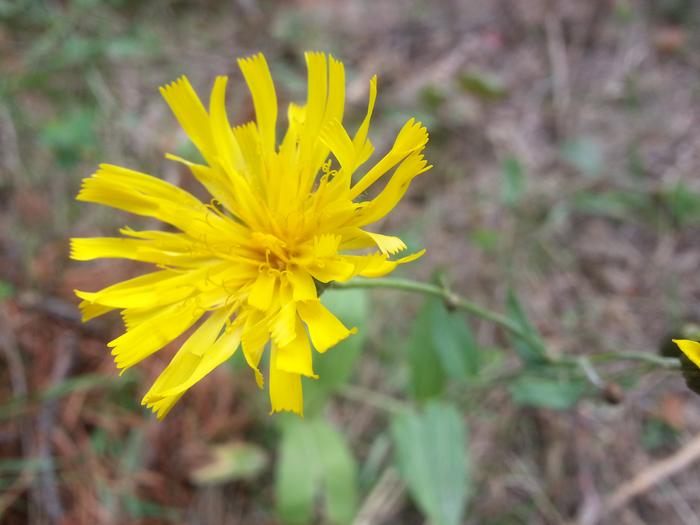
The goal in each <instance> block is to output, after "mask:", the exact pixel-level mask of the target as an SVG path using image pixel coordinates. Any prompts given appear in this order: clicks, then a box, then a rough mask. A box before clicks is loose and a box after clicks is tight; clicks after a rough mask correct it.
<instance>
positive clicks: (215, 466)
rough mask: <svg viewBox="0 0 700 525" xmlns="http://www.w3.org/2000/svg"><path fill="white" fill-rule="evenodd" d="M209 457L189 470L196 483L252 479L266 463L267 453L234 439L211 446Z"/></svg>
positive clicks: (207, 483)
mask: <svg viewBox="0 0 700 525" xmlns="http://www.w3.org/2000/svg"><path fill="white" fill-rule="evenodd" d="M210 454H211V459H210V460H209V461H208V462H207V463H205V464H204V465H201V466H200V467H197V468H196V469H194V470H193V471H192V472H190V479H191V480H192V481H193V482H194V483H195V484H196V485H219V484H221V483H227V482H229V481H235V480H239V479H253V478H255V477H256V476H258V475H259V474H260V473H261V472H262V471H263V469H264V468H265V466H266V465H267V461H268V458H267V454H266V453H265V450H263V449H262V448H261V447H259V446H258V445H255V444H253V443H245V442H242V441H235V442H232V443H224V444H221V445H216V446H213V447H212V448H211V450H210Z"/></svg>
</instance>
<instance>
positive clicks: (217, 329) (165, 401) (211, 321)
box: [141, 309, 240, 419]
mask: <svg viewBox="0 0 700 525" xmlns="http://www.w3.org/2000/svg"><path fill="white" fill-rule="evenodd" d="M228 314H229V312H228V310H227V309H221V310H218V311H216V312H214V313H212V314H211V315H210V316H209V317H208V318H207V320H206V321H204V322H203V323H202V324H201V325H200V326H199V328H198V329H197V330H196V331H195V332H194V333H193V334H192V335H191V336H190V337H189V339H188V340H187V341H186V342H185V343H184V344H183V345H182V347H181V348H180V350H178V352H177V354H175V357H173V359H172V361H170V363H169V364H168V366H167V367H166V368H165V370H163V372H162V373H161V374H160V376H158V378H157V379H156V381H155V383H153V386H152V387H151V388H150V390H149V391H148V392H147V393H146V395H145V396H144V398H143V400H142V402H141V403H142V404H144V405H146V406H148V408H150V409H152V410H153V411H154V412H155V413H156V414H157V416H158V419H162V418H163V417H165V415H166V414H167V413H168V412H169V411H170V410H171V409H172V407H173V406H174V405H175V403H176V402H177V401H178V400H179V399H180V397H182V395H183V394H184V393H185V391H186V390H187V389H189V388H190V387H191V386H192V385H194V384H195V383H196V382H197V381H199V380H200V379H202V378H203V377H204V376H205V375H206V374H207V373H208V372H209V371H211V370H213V369H214V368H215V367H216V366H218V364H220V363H222V362H223V361H225V360H226V359H228V358H229V357H230V354H232V353H233V352H234V351H235V349H236V348H237V346H238V342H237V340H236V338H237V337H239V335H240V332H239V331H237V330H230V331H228V332H224V333H223V334H221V332H222V330H224V329H225V328H226V325H225V322H226V320H227V318H228ZM220 334H221V337H220V338H219V340H218V341H217V337H219V335H220Z"/></svg>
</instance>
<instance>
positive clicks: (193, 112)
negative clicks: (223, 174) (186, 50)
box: [160, 76, 216, 161]
mask: <svg viewBox="0 0 700 525" xmlns="http://www.w3.org/2000/svg"><path fill="white" fill-rule="evenodd" d="M160 93H161V95H163V98H164V99H165V101H166V102H167V103H168V105H169V106H170V109H171V110H172V112H173V113H174V114H175V118H176V119H177V121H178V122H179V123H180V126H182V129H183V130H185V133H187V136H188V137H189V138H190V139H191V140H192V142H194V144H195V146H197V149H198V150H199V151H200V152H201V153H202V155H203V156H204V158H206V159H207V160H212V161H213V160H214V158H215V156H216V146H215V144H214V140H213V138H212V135H211V129H210V126H209V115H208V114H207V110H206V109H204V106H203V105H202V102H201V101H200V100H199V97H198V96H197V93H196V92H195V90H194V89H193V88H192V85H191V84H190V81H189V80H187V77H184V76H183V77H180V78H179V79H177V80H176V81H174V82H172V83H171V84H168V85H166V86H163V87H161V88H160Z"/></svg>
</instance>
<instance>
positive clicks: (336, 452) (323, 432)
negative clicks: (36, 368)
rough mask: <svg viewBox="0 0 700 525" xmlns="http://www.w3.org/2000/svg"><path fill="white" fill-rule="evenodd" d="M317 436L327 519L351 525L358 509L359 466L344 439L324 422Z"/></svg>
mask: <svg viewBox="0 0 700 525" xmlns="http://www.w3.org/2000/svg"><path fill="white" fill-rule="evenodd" d="M314 434H315V443H316V451H317V454H318V459H319V461H320V462H321V478H322V484H323V491H324V493H325V509H326V517H327V518H328V519H329V520H330V521H331V522H332V523H337V524H340V525H342V524H345V523H350V522H352V519H353V518H354V517H355V511H356V509H357V497H358V495H357V465H356V463H355V458H354V457H353V455H352V452H351V451H350V448H349V447H348V445H347V443H346V441H345V437H344V436H343V435H342V434H341V433H340V432H338V431H337V430H336V429H335V428H333V427H332V426H330V424H328V423H327V422H326V421H324V420H322V419H318V420H316V422H315V424H314Z"/></svg>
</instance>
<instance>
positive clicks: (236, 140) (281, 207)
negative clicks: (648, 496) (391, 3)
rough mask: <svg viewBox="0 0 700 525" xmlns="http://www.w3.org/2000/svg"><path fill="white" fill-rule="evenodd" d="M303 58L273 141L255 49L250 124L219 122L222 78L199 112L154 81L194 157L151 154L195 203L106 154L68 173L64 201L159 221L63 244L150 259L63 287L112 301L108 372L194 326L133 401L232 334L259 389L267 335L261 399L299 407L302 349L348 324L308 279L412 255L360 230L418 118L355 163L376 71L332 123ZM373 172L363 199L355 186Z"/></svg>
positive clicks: (198, 372) (329, 67) (314, 56)
mask: <svg viewBox="0 0 700 525" xmlns="http://www.w3.org/2000/svg"><path fill="white" fill-rule="evenodd" d="M306 63H307V68H308V95H307V100H306V104H305V105H303V106H298V105H295V104H290V105H289V107H288V110H287V119H288V127H287V131H286V133H285V134H284V136H283V137H282V140H281V142H280V143H279V146H278V141H277V116H278V115H277V114H278V106H277V97H276V94H275V87H274V84H273V82H272V77H271V75H270V71H269V69H268V66H267V62H266V61H265V58H264V56H263V55H262V54H258V55H255V56H252V57H250V58H246V59H241V60H239V61H238V65H239V66H240V68H241V71H242V72H243V76H244V78H245V80H246V82H247V84H248V87H249V89H250V92H251V95H252V98H253V106H254V108H255V117H256V118H255V121H254V122H248V123H246V124H243V125H240V126H235V127H231V124H230V123H229V120H228V116H227V113H226V109H225V91H226V83H227V78H226V77H218V78H217V79H216V81H215V82H214V87H213V89H212V92H211V96H210V99H209V108H208V110H207V109H206V108H205V107H204V106H203V105H202V103H201V102H200V100H199V98H198V96H197V94H196V93H195V91H194V90H193V89H192V86H191V85H190V83H189V82H188V80H187V79H186V78H185V77H182V78H180V79H179V80H177V81H175V82H173V83H172V84H169V85H167V86H164V87H163V88H161V93H162V95H163V97H164V98H165V100H166V102H167V103H168V105H169V106H170V108H171V109H172V111H173V113H174V114H175V117H176V118H177V120H178V121H179V123H180V125H181V126H182V127H183V129H184V130H185V132H186V133H187V134H188V135H189V137H190V139H191V140H192V142H193V143H194V145H195V146H196V147H197V149H198V150H199V151H200V152H201V154H202V157H203V158H204V161H205V163H203V164H199V163H196V162H191V161H188V160H185V159H182V158H180V157H176V156H174V155H166V156H167V158H169V159H171V160H173V161H176V162H179V163H182V164H184V165H185V166H187V167H188V168H189V169H190V170H191V172H192V174H193V175H194V177H195V178H196V179H197V180H198V181H199V182H200V183H201V184H202V185H203V186H204V187H205V188H206V189H207V190H208V191H209V193H211V195H212V197H213V200H212V201H211V202H210V203H209V204H205V203H202V202H201V201H200V200H199V199H197V198H196V197H194V196H193V195H191V194H190V193H188V192H186V191H184V190H182V189H180V188H178V187H176V186H173V185H171V184H169V183H167V182H164V181H163V180H161V179H158V178H156V177H152V176H150V175H146V174H144V173H139V172H137V171H133V170H130V169H127V168H121V167H117V166H113V165H107V164H103V165H101V166H100V168H99V170H98V171H97V172H96V173H95V174H93V175H92V176H91V177H90V178H87V179H85V180H84V181H83V185H82V189H81V191H80V193H79V194H78V197H77V199H78V200H80V201H87V202H94V203H98V204H103V205H107V206H111V207H114V208H118V209H121V210H125V211H128V212H131V213H135V214H138V215H143V216H147V217H153V218H156V219H159V220H160V221H162V222H165V223H167V224H169V225H170V226H172V227H173V228H174V230H175V231H153V230H146V231H135V230H132V229H130V228H123V229H121V230H120V233H121V234H122V235H123V236H122V237H106V238H103V237H100V238H78V239H72V241H71V248H72V250H71V256H72V258H73V259H76V260H91V259H97V258H103V257H117V258H125V259H133V260H137V261H142V262H146V263H152V264H154V265H156V266H157V268H158V269H157V270H155V271H153V272H151V273H147V274H145V275H142V276H139V277H136V278H134V279H130V280H127V281H124V282H120V283H118V284H115V285H113V286H109V287H107V288H104V289H102V290H100V291H97V292H84V291H76V294H77V295H78V297H80V298H81V299H82V302H81V304H80V307H81V310H82V312H83V318H84V320H89V319H92V318H94V317H97V316H99V315H102V314H104V313H106V312H108V311H110V310H113V309H119V310H121V314H122V317H123V320H124V324H125V326H126V332H125V333H124V334H123V335H121V336H119V337H117V338H116V339H114V340H113V341H111V342H110V343H109V346H110V347H111V348H112V354H113V355H114V358H115V362H116V365H117V367H119V368H120V369H121V370H126V369H128V368H129V367H131V366H134V365H135V364H137V363H139V362H140V361H141V360H142V359H145V358H146V357H148V356H150V355H151V354H153V353H155V352H157V351H158V350H159V349H161V348H162V347H163V346H165V345H166V344H168V343H169V342H171V341H173V340H174V339H176V338H177V337H179V336H180V335H181V334H183V333H184V332H186V331H188V330H190V329H192V327H194V328H193V329H192V330H191V332H190V335H189V337H188V338H187V339H186V341H185V342H184V343H183V345H182V346H181V348H180V349H179V350H178V352H177V353H176V355H175V357H174V358H173V359H172V361H171V362H170V364H169V365H168V366H167V367H166V368H165V370H164V371H163V372H162V373H161V375H160V376H159V377H158V378H157V380H156V381H155V383H154V384H153V386H152V387H151V389H150V390H149V391H148V392H147V393H146V395H145V397H144V398H143V401H142V403H143V404H145V405H147V406H148V407H149V408H151V409H152V410H153V411H154V412H156V414H157V415H158V417H159V418H162V417H164V416H165V415H166V414H167V413H168V412H169V411H170V410H171V409H172V407H173V405H174V404H175V403H176V402H177V401H178V399H180V397H181V396H182V395H183V394H184V393H185V392H186V391H187V390H188V389H189V388H190V387H192V386H193V385H194V384H195V383H196V382H198V381H199V380H200V379H202V378H203V377H204V376H206V375H207V374H208V373H209V372H211V371H212V370H213V369H214V368H215V367H217V366H218V365H220V364H221V363H223V362H224V361H225V360H227V359H228V358H229V357H231V356H232V355H233V353H234V352H235V351H236V350H237V349H238V347H239V346H240V347H241V349H242V352H243V355H244V356H245V359H246V361H247V363H248V365H249V366H250V367H251V368H252V369H253V371H254V373H255V376H256V379H257V382H258V385H259V386H260V387H262V386H263V374H262V372H261V371H260V369H259V366H260V361H261V357H262V355H263V351H264V349H265V348H266V347H267V345H268V342H269V343H270V345H269V346H270V349H271V353H270V359H269V362H270V366H269V379H268V381H269V392H270V400H271V404H272V411H273V412H274V411H279V410H288V411H293V412H297V413H299V414H301V413H302V411H303V400H302V386H301V376H307V377H312V378H315V377H317V376H316V375H315V374H314V371H313V366H312V352H311V348H312V346H313V348H315V349H316V350H317V351H318V352H325V351H326V350H328V349H329V348H331V347H332V346H333V345H335V344H336V343H338V342H339V341H341V340H343V339H344V338H346V337H348V336H349V335H350V334H352V333H353V332H354V330H355V329H348V328H347V327H345V326H344V325H343V324H342V323H341V322H340V321H339V320H338V319H337V318H336V317H335V316H334V315H333V314H332V313H331V312H330V311H328V310H327V309H326V308H325V307H324V306H323V305H322V304H321V302H320V301H319V293H318V289H317V284H318V283H330V282H332V281H347V280H348V279H350V278H352V277H354V276H358V275H359V276H364V277H378V276H381V275H385V274H387V273H389V272H391V271H392V270H393V269H394V268H395V267H396V266H397V265H398V264H401V263H406V262H409V261H412V260H414V259H416V258H418V257H420V255H422V252H419V253H416V254H413V255H409V256H407V257H404V258H402V259H393V258H392V256H394V255H395V254H397V253H398V252H401V251H402V250H404V249H405V248H406V245H405V244H404V243H403V242H402V241H401V239H399V238H398V237H391V236H387V235H382V234H379V233H376V232H372V231H369V230H367V229H366V227H368V225H370V224H371V223H374V222H376V221H377V220H379V219H381V218H382V217H384V216H385V215H386V214H387V213H389V212H390V211H391V210H392V209H393V208H394V206H396V204H397V203H398V202H399V200H400V199H401V198H402V196H403V195H404V193H405V192H406V190H407V188H408V186H409V184H410V182H411V181H412V179H413V178H414V177H416V176H417V175H419V174H421V173H423V172H425V171H427V170H428V169H429V168H430V166H428V165H427V162H426V161H425V159H424V158H423V155H422V151H423V149H424V147H425V145H426V143H427V141H428V133H427V131H426V129H425V128H424V127H423V126H422V125H421V124H420V123H419V122H416V121H415V120H414V119H411V120H409V121H408V122H407V123H406V124H405V125H404V126H403V128H401V130H400V131H399V133H398V136H397V137H396V140H395V141H394V144H393V146H392V147H391V149H390V150H389V152H388V153H386V155H384V156H383V157H382V158H381V159H380V160H379V161H378V162H377V163H376V164H374V165H373V166H372V167H371V168H369V169H366V168H362V169H361V167H362V166H363V165H364V164H365V163H366V162H367V161H368V159H369V158H370V156H371V155H372V152H373V150H374V148H373V146H372V143H371V142H370V141H369V139H368V138H367V132H368V129H369V123H370V119H371V117H372V112H373V110H374V104H375V99H376V94H377V88H376V77H374V78H372V80H371V81H370V93H369V104H368V106H367V113H366V115H365V117H364V120H363V121H362V123H361V124H360V126H359V128H358V129H357V131H356V132H355V134H354V135H353V136H351V135H350V134H349V133H348V131H347V130H346V129H345V127H344V126H343V124H342V120H343V110H344V105H345V73H344V68H343V64H342V63H341V62H339V61H337V60H335V59H334V58H333V57H332V56H326V55H325V54H323V53H307V54H306ZM392 170H393V172H392ZM358 171H360V173H361V175H360V176H355V175H356V173H357V172H358ZM390 172H392V173H391V174H390V175H389V173H390ZM380 179H384V180H382V182H381V189H380V190H378V191H376V192H374V194H375V196H374V198H371V199H370V198H367V197H365V192H366V190H367V189H368V188H370V187H371V186H373V185H374V184H375V183H377V182H378V181H380Z"/></svg>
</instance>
